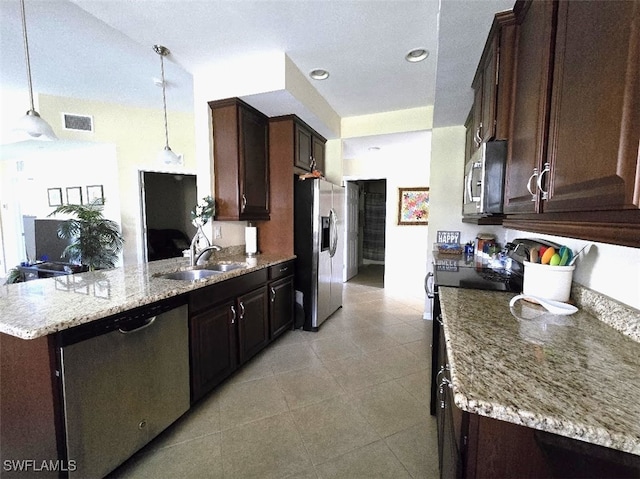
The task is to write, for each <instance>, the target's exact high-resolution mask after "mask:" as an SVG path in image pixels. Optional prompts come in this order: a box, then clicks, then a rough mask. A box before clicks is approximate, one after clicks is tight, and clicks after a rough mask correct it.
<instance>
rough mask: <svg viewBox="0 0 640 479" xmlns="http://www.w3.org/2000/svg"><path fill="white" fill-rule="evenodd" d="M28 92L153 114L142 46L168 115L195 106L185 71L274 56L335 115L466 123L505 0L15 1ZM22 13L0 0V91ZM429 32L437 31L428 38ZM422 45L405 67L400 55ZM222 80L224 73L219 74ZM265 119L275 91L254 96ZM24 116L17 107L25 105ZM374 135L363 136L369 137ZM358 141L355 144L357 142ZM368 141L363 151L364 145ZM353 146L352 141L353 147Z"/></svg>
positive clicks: (16, 72) (274, 108)
mask: <svg viewBox="0 0 640 479" xmlns="http://www.w3.org/2000/svg"><path fill="white" fill-rule="evenodd" d="M25 1H26V14H27V29H28V33H29V46H30V54H31V66H32V77H33V84H34V89H35V90H36V91H39V92H43V93H49V94H56V95H62V96H71V97H81V98H91V99H100V100H103V101H108V102H119V103H125V104H131V105H137V106H145V107H153V108H161V106H162V103H161V92H160V89H159V88H158V87H157V86H156V85H154V83H153V79H154V78H158V77H159V75H160V72H159V70H160V65H159V58H158V56H157V55H156V54H155V53H154V52H153V50H152V48H151V47H152V45H154V44H156V43H160V44H162V45H165V46H166V47H168V48H169V49H170V50H171V55H170V56H169V57H168V59H167V61H166V62H165V69H166V77H167V82H168V89H167V106H168V108H169V110H171V109H176V110H192V109H193V88H192V76H191V74H192V73H193V72H197V71H198V70H199V69H200V68H203V67H205V66H206V67H210V66H215V65H216V64H220V63H224V62H225V61H226V60H228V59H229V58H233V57H239V56H243V55H244V56H249V55H251V54H256V53H260V52H273V51H278V52H284V53H286V54H287V55H288V56H289V58H290V59H291V60H292V61H293V63H294V64H295V65H296V66H297V67H298V68H299V69H300V71H301V72H302V73H303V74H307V73H308V72H309V71H310V70H312V69H314V68H324V69H327V70H329V71H330V73H331V76H330V78H329V79H328V80H325V81H322V82H317V81H312V80H310V81H311V82H312V84H313V86H314V87H315V88H316V89H317V90H318V92H319V93H320V94H321V95H322V96H323V97H324V98H325V100H326V101H327V102H328V104H329V105H330V106H331V107H332V108H333V109H334V110H335V111H336V113H338V114H339V115H340V116H342V117H346V116H357V115H363V114H369V113H378V112H385V111H393V110H402V109H406V108H414V107H422V106H427V105H434V104H435V114H434V126H450V125H459V124H462V123H463V122H464V119H465V117H466V114H467V112H468V110H469V107H470V104H471V101H472V95H471V89H470V84H471V80H472V77H473V74H474V72H475V67H476V65H477V63H478V59H479V56H480V53H481V51H482V48H483V46H484V41H485V38H486V35H487V32H488V30H489V27H490V25H491V21H492V19H493V15H494V13H495V12H498V11H501V10H505V9H508V8H510V7H511V6H512V4H513V0H441V1H437V0H354V1H350V0H298V1H296V0H267V1H264V0H263V1H260V0H258V1H254V0H234V1H232V0H161V1H153V0H145V1H131V0H72V1H68V0H25ZM19 15H20V7H19V2H18V1H17V0H0V17H1V18H2V26H1V30H0V51H1V52H2V53H1V54H0V85H2V86H3V87H5V88H16V89H24V88H25V85H26V73H25V62H24V52H23V46H22V33H21V26H20V16H19ZM438 28H439V31H438ZM418 47H419V48H427V49H428V50H429V51H430V56H429V57H428V58H427V60H425V61H423V62H420V63H413V64H412V63H408V62H406V61H405V60H404V55H405V54H406V53H407V52H408V51H409V50H411V49H413V48H418ZM220 74H221V75H223V74H224V71H223V70H222V69H221V72H220ZM256 101H259V102H260V108H261V109H263V111H265V110H266V111H265V113H266V114H268V115H270V114H272V112H278V113H279V112H280V109H281V108H282V101H283V98H282V94H281V93H280V94H277V93H274V94H273V95H272V96H269V95H267V96H266V97H265V96H264V95H262V96H260V98H256ZM25 109H26V108H25ZM374 140H375V139H372V141H374ZM360 143H362V142H361V141H360ZM365 146H366V145H363V146H362V147H363V148H364V147H365ZM354 148H355V146H354Z"/></svg>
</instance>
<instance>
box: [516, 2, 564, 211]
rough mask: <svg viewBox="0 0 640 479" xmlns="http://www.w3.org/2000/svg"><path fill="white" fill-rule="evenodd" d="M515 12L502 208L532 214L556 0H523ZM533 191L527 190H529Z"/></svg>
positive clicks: (542, 152) (541, 149)
mask: <svg viewBox="0 0 640 479" xmlns="http://www.w3.org/2000/svg"><path fill="white" fill-rule="evenodd" d="M516 7H520V8H519V10H518V11H517V12H516V24H517V25H518V26H517V28H518V40H517V48H516V73H515V79H514V96H513V98H514V108H513V119H512V131H511V141H510V145H509V154H508V158H507V169H506V178H505V197H504V211H505V213H534V212H536V211H537V208H538V206H537V205H538V198H539V197H538V195H537V194H536V190H535V188H536V185H535V181H536V179H537V175H538V174H539V167H540V165H541V164H542V163H543V159H544V156H545V145H546V138H547V137H546V132H547V123H548V121H547V111H548V106H549V97H550V95H549V77H550V71H551V70H550V69H551V67H550V62H551V45H552V34H553V28H552V27H553V18H554V3H553V2H551V1H549V0H540V1H535V2H522V3H519V4H516ZM529 188H530V190H531V192H532V193H533V194H532V193H531V192H530V191H529Z"/></svg>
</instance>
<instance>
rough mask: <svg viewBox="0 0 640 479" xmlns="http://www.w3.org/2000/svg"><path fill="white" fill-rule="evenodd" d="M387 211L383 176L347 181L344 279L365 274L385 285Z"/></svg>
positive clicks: (369, 278)
mask: <svg viewBox="0 0 640 479" xmlns="http://www.w3.org/2000/svg"><path fill="white" fill-rule="evenodd" d="M386 212H387V180H386V179H375V180H355V181H348V182H347V235H346V236H347V251H348V255H347V274H346V278H345V279H346V280H347V281H349V280H351V279H352V278H356V279H357V276H367V282H370V281H373V282H374V283H377V284H379V287H384V280H383V278H384V260H385V242H386V238H385V232H386V216H387V213H386ZM372 278H373V279H372Z"/></svg>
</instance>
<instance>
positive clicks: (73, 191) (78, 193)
mask: <svg viewBox="0 0 640 479" xmlns="http://www.w3.org/2000/svg"><path fill="white" fill-rule="evenodd" d="M67 204H68V205H81V204H82V188H81V187H79V186H69V187H67Z"/></svg>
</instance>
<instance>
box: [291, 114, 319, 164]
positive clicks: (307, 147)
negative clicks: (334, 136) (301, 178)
mask: <svg viewBox="0 0 640 479" xmlns="http://www.w3.org/2000/svg"><path fill="white" fill-rule="evenodd" d="M292 120H293V122H294V129H295V157H294V165H295V166H296V167H298V168H301V169H302V170H304V171H312V170H319V171H321V172H322V173H324V172H325V171H324V144H325V143H326V141H327V140H325V139H324V138H323V137H322V136H320V135H319V134H318V133H316V132H315V131H314V130H313V129H311V128H310V127H309V126H308V125H307V124H306V123H303V122H302V120H300V119H299V118H297V117H293V118H292Z"/></svg>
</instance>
